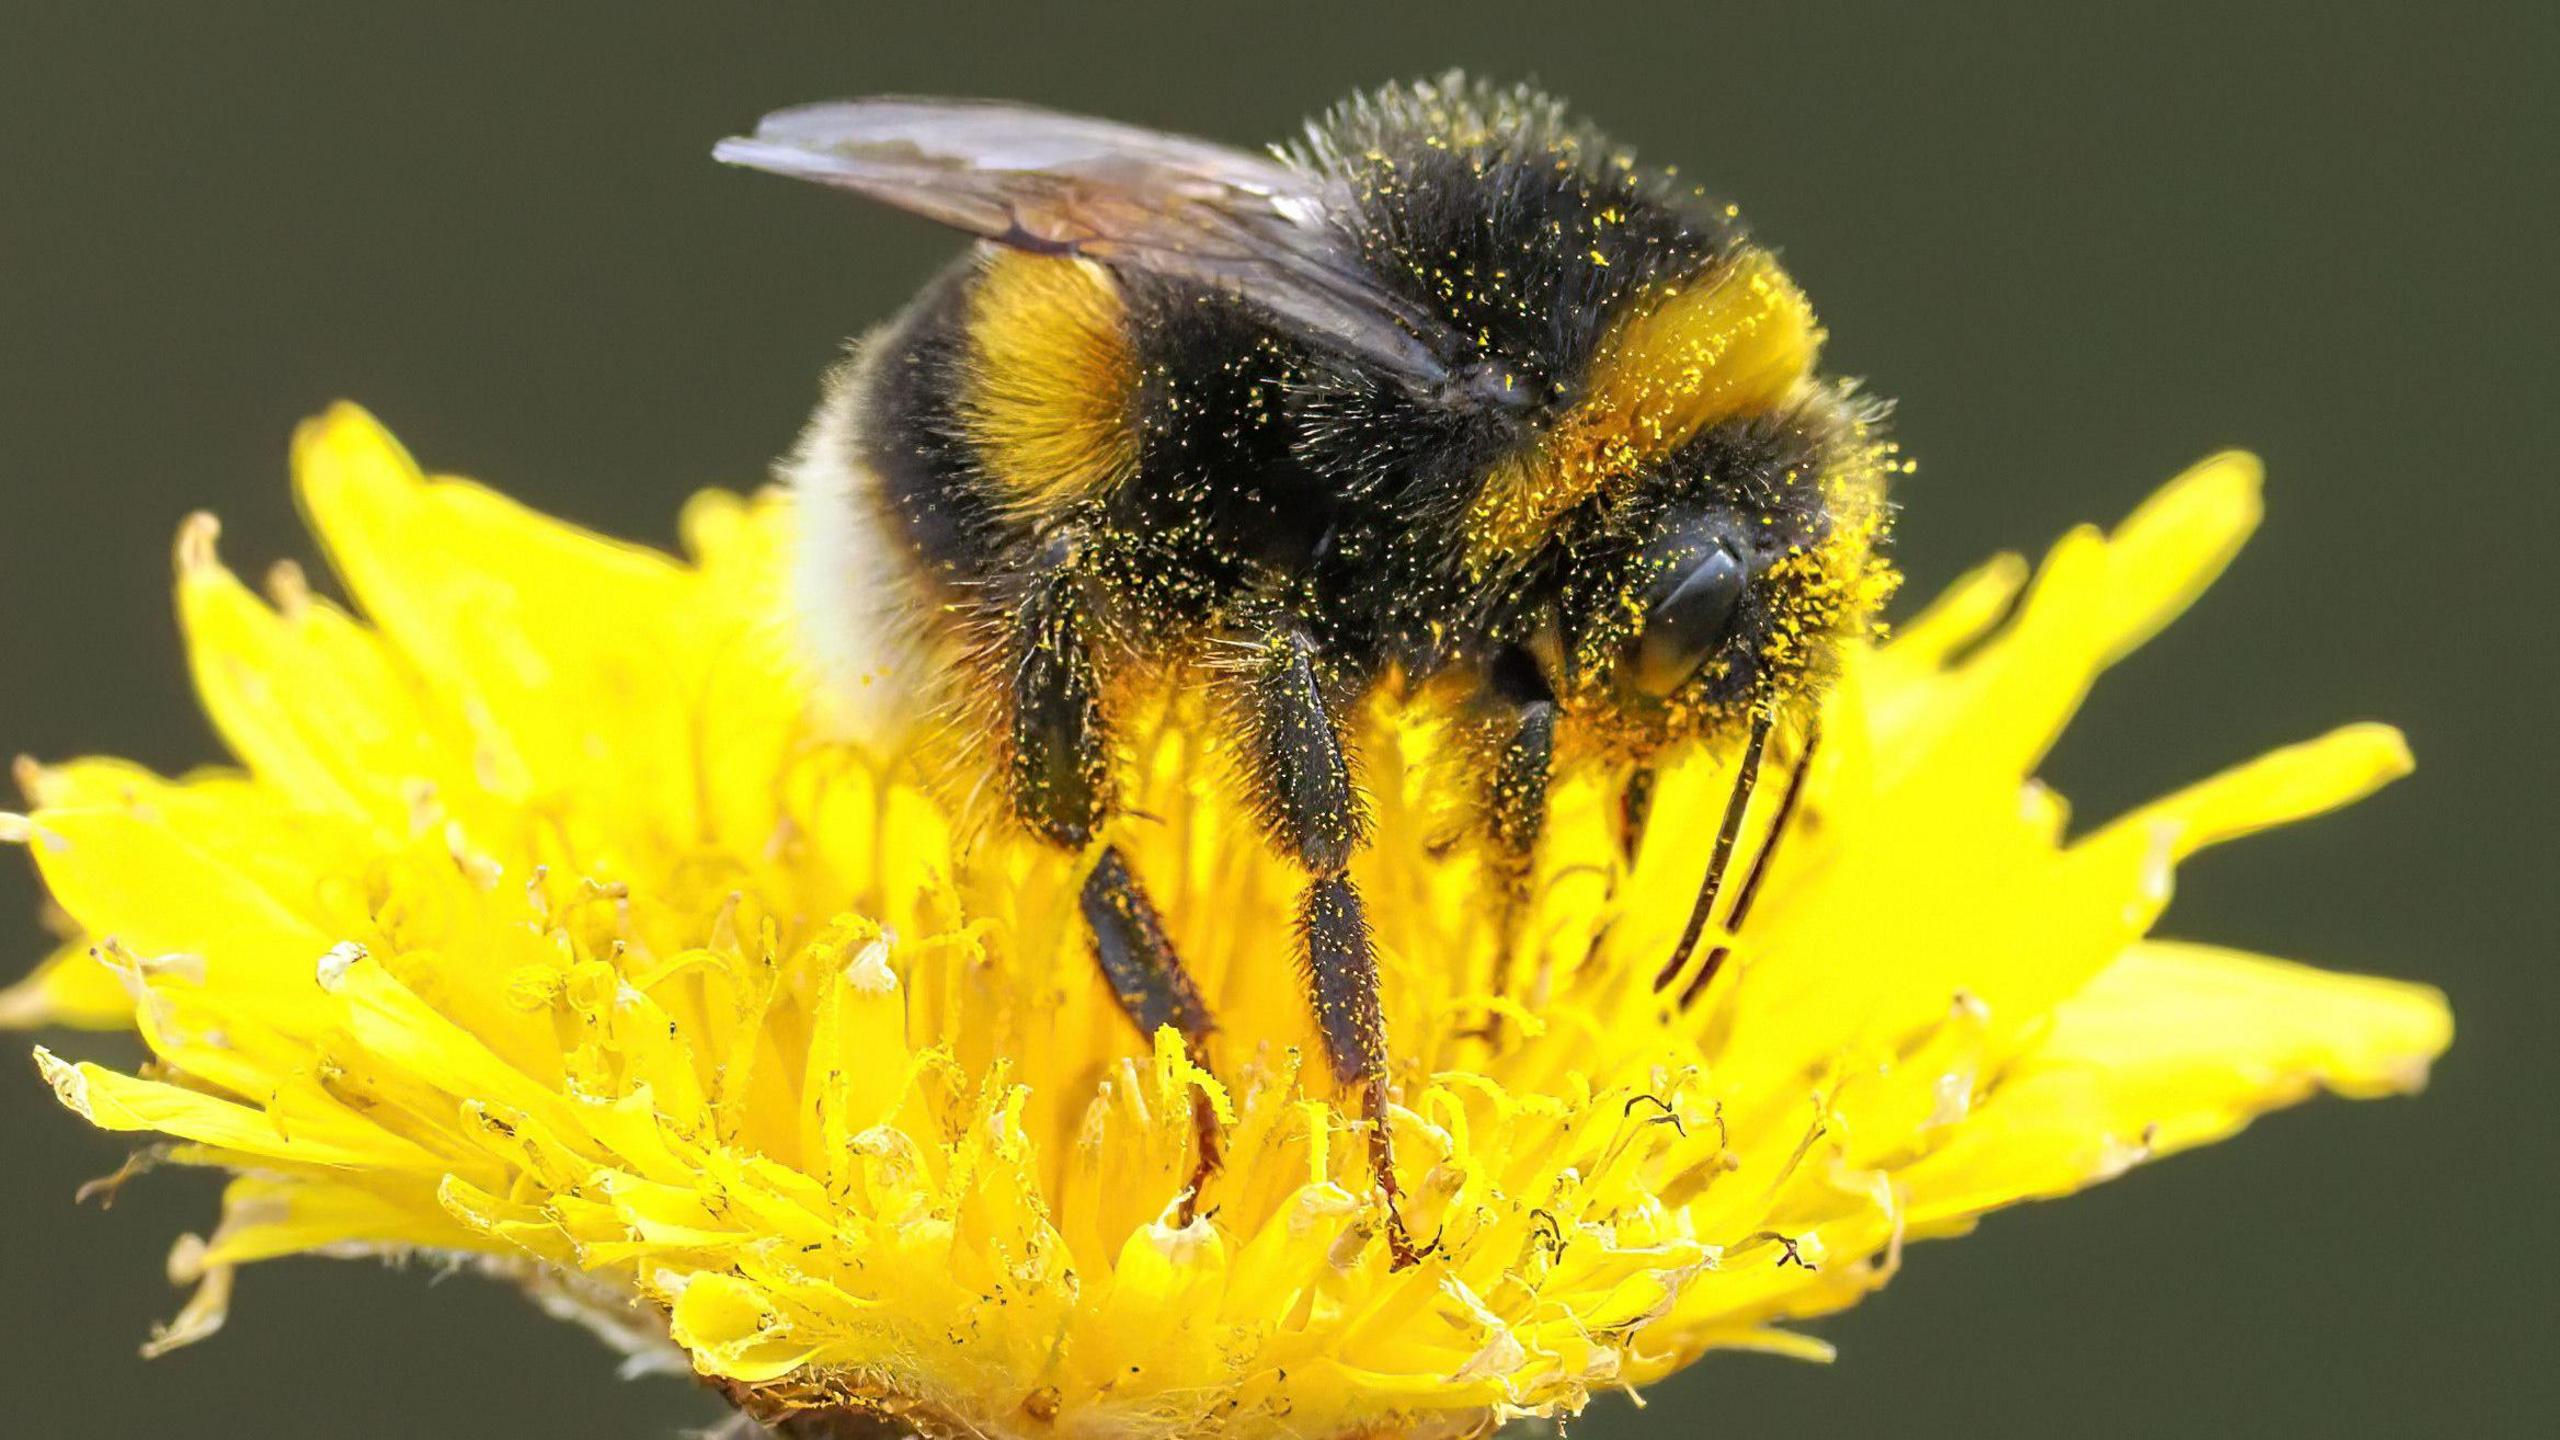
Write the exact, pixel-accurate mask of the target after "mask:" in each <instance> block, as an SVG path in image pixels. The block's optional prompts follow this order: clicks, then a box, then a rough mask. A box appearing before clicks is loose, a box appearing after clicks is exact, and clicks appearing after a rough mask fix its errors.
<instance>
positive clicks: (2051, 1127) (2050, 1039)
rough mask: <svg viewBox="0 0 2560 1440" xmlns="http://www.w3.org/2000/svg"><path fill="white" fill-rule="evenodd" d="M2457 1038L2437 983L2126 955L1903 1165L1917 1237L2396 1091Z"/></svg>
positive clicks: (2250, 959)
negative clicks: (2258, 1119) (2246, 1128)
mask: <svg viewBox="0 0 2560 1440" xmlns="http://www.w3.org/2000/svg"><path fill="white" fill-rule="evenodd" d="M2452 1040H2453V1017H2452V1013H2451V1011H2450V1009H2449V1008H2448V1007H2447V1005H2446V1003H2445V999H2444V996H2443V995H2442V994H2441V993H2439V992H2438V991H2436V990H2434V989H2431V988H2429V987H2427V986H2423V985H2412V984H2408V983H2405V982H2402V981H2395V980H2376V979H2369V978H2366V977H2364V976H2357V975H2337V974H2331V973H2328V972H2325V971H2320V970H2314V969H2311V968H2309V967H2307V966H2302V965H2295V964H2289V963H2287V962H2284V961H2280V960H2270V959H2266V958H2263V957H2260V956H2255V955H2248V954H2243V953H2240V952H2237V951H2230V950H2218V949H2213V948H2210V947H2207V946H2200V945H2182V944H2171V943H2166V942H2158V941H2155V942H2151V943H2149V944H2145V945H2142V946H2139V947H2137V948H2135V949H2133V950H2131V951H2128V952H2127V953H2126V954H2125V956H2124V957H2123V958H2122V959H2120V960H2118V961H2117V962H2116V963H2115V964H2113V965H2111V966H2109V967H2108V968H2107V969H2106V970H2105V971H2104V972H2102V973H2101V974H2100V975H2099V976H2098V978H2097V979H2096V980H2094V981H2092V982H2091V983H2090V985H2089V986H2088V987H2087V988H2086V989H2084V990H2083V991H2082V992H2081V993H2080V994H2079V995H2078V996H2076V997H2074V998H2073V999H2071V1000H2070V1001H2068V1002H2066V1003H2065V1004H2064V1005H2062V1006H2061V1007H2060V1009H2059V1010H2057V1011H2056V1012H2055V1016H2054V1022H2053V1028H2052V1030H2051V1032H2050V1033H2049V1034H2047V1035H2046V1037H2045V1038H2044V1040H2043V1042H2042V1043H2041V1044H2039V1045H2037V1046H2036V1047H2035V1048H2034V1049H2032V1050H2030V1051H2029V1052H2028V1053H2027V1054H2026V1055H2024V1056H2022V1057H2021V1058H2020V1060H2019V1061H2018V1062H2017V1064H2016V1065H2015V1066H2014V1067H2013V1068H2012V1069H2011V1070H2010V1071H2009V1072H2008V1073H2006V1074H2004V1075H2003V1076H2002V1077H2001V1078H2000V1080H1999V1083H1998V1085H1997V1086H1996V1087H1995V1088H1994V1089H1993V1090H1992V1091H1991V1093H1990V1094H1989V1095H1988V1096H1986V1097H1985V1098H1984V1099H1983V1100H1982V1101H1981V1102H1980V1104H1979V1105H1978V1106H1976V1107H1975V1109H1974V1111H1973V1113H1972V1114H1971V1115H1970V1116H1969V1117H1968V1118H1967V1120H1966V1123H1965V1124H1964V1126H1963V1127H1962V1128H1961V1129H1960V1130H1959V1131H1957V1132H1956V1134H1955V1136H1954V1137H1953V1138H1952V1139H1951V1140H1950V1142H1949V1143H1948V1144H1947V1145H1946V1146H1945V1147H1944V1148H1942V1149H1940V1150H1938V1151H1937V1152H1935V1153H1934V1154H1932V1155H1930V1156H1929V1157H1927V1158H1926V1159H1924V1160H1922V1161H1920V1162H1919V1163H1917V1164H1915V1165H1913V1166H1911V1167H1910V1168H1908V1169H1906V1170H1904V1171H1902V1172H1901V1182H1902V1184H1903V1185H1904V1187H1905V1189H1906V1191H1907V1193H1908V1196H1909V1205H1910V1211H1909V1215H1910V1223H1911V1225H1912V1227H1913V1229H1914V1230H1915V1231H1926V1230H1933V1229H1940V1228H1943V1227H1945V1226H1946V1225H1948V1224H1950V1223H1952V1222H1961V1221H1963V1220H1965V1219H1967V1218H1968V1217H1971V1216H1974V1215H1977V1214H1980V1213H1981V1212H1983V1211H1985V1210H1990V1209H1994V1208H1997V1207H1999V1206H2001V1205H2006V1204H2011V1203H2013V1202H2016V1201H2019V1200H2026V1199H2035V1198H2039V1197H2043V1196H2049V1195H2060V1194H2064V1193H2067V1192H2069V1191H2071V1190H2075V1189H2078V1188H2080V1187H2081V1186H2083V1185H2087V1184H2090V1183H2092V1182H2094V1181H2098V1180H2104V1179H2108V1178H2111V1177H2113V1176H2115V1175H2117V1174H2121V1173H2122V1172H2123V1171H2124V1170H2125V1169H2127V1168H2129V1167H2130V1166H2132V1165H2133V1164H2135V1163H2137V1162H2139V1161H2142V1160H2145V1159H2149V1158H2151V1157H2153V1156H2156V1155H2165V1154H2168V1153H2170V1152H2172V1151H2176V1150H2183V1149H2186V1148H2188V1147H2190V1146H2194V1145H2200V1144H2204V1143H2206V1142H2207V1141H2211V1140H2218V1139H2220V1138H2222V1137H2224V1136H2226V1135H2229V1134H2230V1133H2231V1132H2233V1131H2235V1130H2237V1129H2239V1128H2240V1127H2241V1126H2243V1125H2245V1124H2247V1123H2248V1122H2249V1120H2250V1119H2251V1118H2252V1117H2254V1116H2256V1115H2258V1114H2260V1113H2262V1112H2264V1111H2267V1110H2272V1109H2275V1108H2277V1107H2279V1106H2284V1105H2290V1104H2293V1103H2295V1102H2297V1101H2300V1100H2302V1099H2305V1098H2307V1097H2308V1096H2310V1095H2312V1094H2313V1093H2314V1092H2316V1091H2318V1090H2321V1089H2323V1088H2325V1089H2328V1090H2332V1091H2334V1092H2336V1093H2338V1094H2341V1095H2348V1096H2355V1097H2371V1096H2379V1095H2390V1094H2406V1093H2410V1092H2413V1091H2415V1090H2417V1089H2419V1088H2420V1087H2421V1086H2423V1085H2424V1083H2425V1081H2426V1073H2427V1066H2428V1064H2429V1062H2431V1061H2433V1060H2434V1059H2435V1057H2436V1056H2438V1055H2440V1054H2442V1053H2443V1052H2444V1049H2445V1047H2446V1046H2447V1045H2449V1044H2451V1043H2452Z"/></svg>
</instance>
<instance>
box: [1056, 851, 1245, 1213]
mask: <svg viewBox="0 0 2560 1440" xmlns="http://www.w3.org/2000/svg"><path fill="white" fill-rule="evenodd" d="M1081 905H1082V909H1083V911H1084V919H1085V924H1086V926H1087V927H1088V928H1089V929H1090V930H1091V931H1092V934H1093V958H1094V962H1095V964H1097V965H1098V966H1099V967H1100V968H1101V970H1102V978H1103V979H1104V981H1106V982H1107V983H1108V984H1109V985H1110V986H1111V995H1112V998H1113V999H1116V1000H1118V1001H1119V1002H1120V1010H1121V1013H1123V1014H1125V1015H1127V1016H1128V1017H1129V1019H1130V1021H1131V1023H1133V1024H1135V1025H1136V1026H1137V1027H1138V1033H1139V1034H1141V1035H1145V1036H1149V1037H1152V1036H1153V1035H1154V1034H1155V1033H1156V1032H1157V1031H1158V1030H1161V1029H1163V1028H1164V1027H1165V1026H1167V1025H1170V1026H1172V1027H1173V1028H1174V1029H1175V1030H1176V1031H1177V1032H1179V1033H1180V1034H1181V1036H1182V1043H1183V1046H1184V1048H1185V1049H1187V1050H1188V1051H1189V1052H1190V1054H1191V1059H1192V1062H1193V1063H1194V1064H1197V1065H1199V1066H1200V1067H1201V1068H1202V1069H1209V1068H1211V1067H1210V1063H1209V1037H1210V1035H1211V1034H1213V1033H1215V1031H1216V1029H1217V1026H1216V1024H1215V1023H1214V1022H1213V1021H1212V1020H1211V1019H1210V1018H1209V1004H1208V1002H1207V1001H1206V1000H1204V999H1202V998H1201V995H1200V987H1199V985H1198V984H1197V983H1195V982H1194V981H1193V980H1192V978H1191V972H1190V971H1189V970H1187V969H1185V968H1184V967H1183V964H1182V957H1181V956H1180V955H1179V954H1177V953H1175V951H1174V948H1173V942H1172V940H1170V939H1168V938H1167V937H1166V935H1165V933H1164V921H1163V920H1162V919H1161V918H1159V917H1158V916H1157V914H1156V907H1155V903H1154V902H1153V901H1151V900H1149V899H1148V898H1147V892H1146V889H1145V887H1143V886H1141V885H1140V884H1139V883H1138V877H1137V875H1136V873H1135V872H1133V871H1132V870H1130V868H1129V862H1128V858H1127V857H1126V856H1124V855H1122V854H1121V853H1120V847H1119V846H1117V845H1106V846H1104V847H1103V848H1102V854H1101V856H1100V857H1099V858H1097V859H1096V860H1095V861H1094V866H1093V873H1092V874H1091V875H1090V876H1087V877H1086V879H1085V882H1084V894H1083V896H1082V899H1081ZM1191 1132H1192V1139H1193V1141H1194V1142H1195V1147H1196V1148H1195V1151H1194V1157H1195V1158H1194V1161H1193V1166H1192V1171H1191V1185H1190V1190H1189V1193H1188V1194H1186V1195H1185V1196H1184V1197H1183V1200H1182V1205H1181V1208H1180V1210H1179V1211H1178V1213H1177V1214H1176V1217H1175V1220H1176V1223H1178V1224H1183V1225H1188V1224H1190V1223H1191V1220H1192V1217H1193V1216H1194V1215H1195V1214H1197V1213H1198V1208H1199V1204H1200V1192H1201V1191H1202V1190H1203V1189H1204V1188H1205V1187H1206V1186H1207V1185H1208V1183H1209V1177H1210V1176H1212V1175H1215V1174H1216V1173H1217V1172H1218V1166H1219V1162H1220V1160H1221V1158H1222V1157H1221V1155H1220V1150H1219V1137H1218V1111H1217V1107H1216V1105H1215V1104H1213V1103H1212V1102H1211V1101H1210V1099H1209V1097H1208V1095H1207V1094H1206V1093H1204V1092H1202V1091H1200V1090H1198V1089H1196V1088H1195V1089H1194V1090H1193V1091H1192V1092H1191Z"/></svg>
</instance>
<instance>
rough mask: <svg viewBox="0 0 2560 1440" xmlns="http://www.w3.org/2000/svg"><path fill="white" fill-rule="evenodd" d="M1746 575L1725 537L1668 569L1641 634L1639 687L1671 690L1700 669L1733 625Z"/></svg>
mask: <svg viewBox="0 0 2560 1440" xmlns="http://www.w3.org/2000/svg"><path fill="white" fill-rule="evenodd" d="M1746 579H1747V574H1746V572H1745V570H1744V568H1743V564H1742V557H1740V556H1738V555H1736V554H1734V553H1733V550H1732V549H1731V548H1730V547H1729V546H1728V545H1727V544H1726V543H1725V542H1724V541H1723V540H1720V539H1719V540H1710V541H1708V542H1707V543H1706V544H1705V545H1704V546H1703V547H1702V548H1699V549H1695V550H1691V551H1689V552H1688V553H1687V554H1686V555H1684V556H1683V558H1682V559H1680V560H1679V561H1678V562H1676V563H1675V564H1673V565H1672V566H1671V568H1669V569H1668V570H1666V571H1665V572H1664V573H1663V575H1662V578H1661V579H1660V580H1659V581H1657V582H1656V583H1655V585H1654V589H1653V597H1652V603H1651V604H1650V605H1649V606H1647V607H1646V609H1645V616H1644V630H1643V632H1642V633H1641V634H1640V635H1638V637H1637V639H1636V653H1635V683H1636V687H1637V688H1638V689H1640V690H1642V691H1644V692H1645V693H1646V694H1649V695H1668V694H1670V693H1671V692H1672V691H1674V690H1677V689H1679V688H1680V686H1681V685H1682V684H1684V683H1686V682H1687V680H1688V679H1689V677H1690V676H1692V675H1694V674H1696V673H1698V667H1699V666H1701V665H1704V664H1705V663H1706V662H1707V657H1708V656H1710V655H1713V654H1714V653H1715V652H1716V651H1717V649H1718V648H1720V647H1721V646H1722V645H1723V644H1724V641H1725V636H1726V635H1727V633H1728V632H1730V631H1731V629H1732V628H1733V612H1734V610H1735V609H1736V607H1738V606H1739V605H1740V604H1741V603H1742V589H1743V585H1744V583H1745V580H1746Z"/></svg>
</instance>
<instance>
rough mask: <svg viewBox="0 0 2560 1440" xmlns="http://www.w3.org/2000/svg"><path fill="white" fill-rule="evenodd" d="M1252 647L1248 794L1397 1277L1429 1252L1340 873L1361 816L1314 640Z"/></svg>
mask: <svg viewBox="0 0 2560 1440" xmlns="http://www.w3.org/2000/svg"><path fill="white" fill-rule="evenodd" d="M1252 646H1253V651H1254V656H1253V658H1252V659H1251V660H1250V661H1248V662H1246V663H1244V664H1243V665H1241V666H1239V667H1238V669H1239V672H1240V678H1241V684H1240V685H1239V686H1238V687H1237V688H1236V690H1235V692H1234V695H1233V699H1234V702H1235V703H1234V706H1233V709H1232V712H1231V714H1232V723H1233V724H1234V726H1235V727H1236V728H1237V729H1238V730H1240V731H1241V732H1242V740H1243V743H1242V745H1241V746H1240V749H1241V751H1242V753H1243V758H1244V771H1245V781H1246V786H1247V789H1248V791H1249V792H1250V794H1251V796H1252V799H1253V801H1254V808H1255V812H1256V814H1257V815H1258V816H1259V817H1260V819H1261V821H1262V825H1263V830H1264V833H1265V836H1266V838H1267V839H1269V841H1270V842H1271V844H1272V847H1273V848H1274V849H1276V850H1278V851H1279V852H1280V853H1281V854H1283V855H1285V856H1287V857H1289V858H1290V859H1293V860H1295V861H1297V862H1298V864H1299V865H1301V866H1303V867H1304V868H1305V870H1306V872H1307V874H1308V875H1309V877H1311V881H1310V883H1309V885H1308V886H1307V890H1306V894H1305V896H1304V897H1303V898H1302V899H1301V901H1300V902H1299V910H1298V939H1299V947H1300V948H1299V958H1300V961H1301V963H1302V964H1303V965H1304V966H1305V970H1306V981H1307V987H1308V990H1309V992H1310V993H1311V995H1312V998H1313V1000H1314V1004H1315V1013H1316V1027H1317V1031H1318V1033H1319V1034H1320V1035H1321V1036H1322V1037H1323V1040H1324V1049H1325V1059H1326V1062H1327V1063H1328V1065H1329V1066H1330V1067H1331V1070H1332V1073H1333V1080H1334V1084H1335V1086H1336V1087H1338V1088H1339V1089H1341V1090H1345V1091H1349V1092H1352V1093H1355V1094H1357V1095H1358V1096H1359V1097H1360V1113H1361V1118H1362V1119H1364V1120H1366V1121H1367V1122H1368V1125H1369V1168H1370V1170H1371V1172H1372V1173H1373V1174H1374V1176H1375V1177H1376V1182H1377V1186H1378V1191H1379V1194H1380V1195H1381V1196H1382V1197H1383V1198H1384V1199H1385V1201H1386V1209H1387V1249H1388V1254H1389V1256H1390V1258H1391V1261H1392V1263H1393V1264H1394V1265H1395V1267H1396V1268H1398V1269H1403V1268H1404V1267H1406V1266H1409V1265H1412V1264H1414V1263H1416V1262H1417V1261H1419V1260H1420V1259H1421V1258H1422V1257H1423V1255H1424V1254H1426V1253H1428V1251H1427V1249H1426V1248H1424V1247H1417V1246H1416V1245H1415V1244H1414V1243H1413V1237H1412V1235H1411V1234H1410V1233H1409V1232H1407V1231H1406V1229H1405V1223H1404V1187H1403V1185H1402V1183H1401V1182H1400V1181H1399V1180H1398V1179H1397V1177H1396V1168H1395V1141H1394V1135H1393V1127H1392V1126H1391V1124H1390V1122H1389V1119H1388V1114H1387V1021H1386V1012H1385V1009H1384V1008H1383V1006H1382V1005H1381V1003H1380V999H1379V994H1378V955H1377V949H1376V946H1375V945H1374V944H1373V943H1372V941H1371V939H1370V935H1369V922H1368V918H1367V916H1366V914H1365V913H1364V912H1363V910H1362V908H1361V904H1360V892H1359V891H1358V890H1357V889H1355V888H1354V887H1353V886H1352V883H1351V877H1350V876H1349V875H1348V874H1346V873H1345V872H1346V871H1347V870H1348V869H1349V868H1350V865H1351V857H1352V854H1353V853H1354V852H1355V851H1356V850H1358V848H1359V847H1360V844H1361V842H1362V841H1363V840H1364V839H1365V838H1366V836H1367V830H1368V812H1367V808H1366V806H1365V804H1364V803H1363V801H1362V800H1361V797H1360V793H1359V791H1358V790H1357V789H1356V788H1355V787H1354V786H1353V785H1352V783H1351V764H1350V758H1349V756H1348V755H1347V754H1346V753H1345V752H1344V746H1343V738H1342V734H1341V731H1340V729H1339V728H1338V727H1337V726H1336V725H1335V723H1334V720H1333V718H1332V716H1331V715H1330V714H1329V713H1328V711H1327V707H1326V701H1325V694H1324V690H1325V686H1324V679H1323V677H1322V676H1321V675H1320V674H1319V673H1318V671H1317V667H1316V658H1317V657H1316V647H1315V643H1314V641H1313V640H1311V639H1310V638H1309V637H1308V636H1307V635H1306V633H1305V632H1304V631H1303V630H1302V629H1301V628H1299V627H1298V626H1297V625H1296V624H1295V623H1294V622H1293V621H1290V620H1288V619H1286V618H1281V619H1278V620H1277V621H1275V623H1273V624H1271V625H1270V626H1269V627H1268V628H1267V629H1266V631H1265V632H1264V633H1263V634H1262V635H1261V636H1259V637H1258V638H1257V639H1255V640H1254V641H1253V642H1252Z"/></svg>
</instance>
